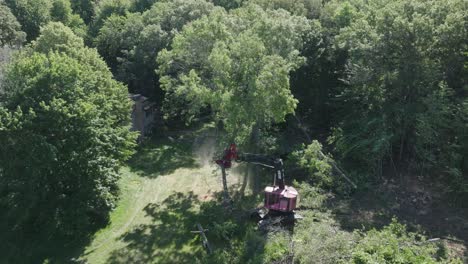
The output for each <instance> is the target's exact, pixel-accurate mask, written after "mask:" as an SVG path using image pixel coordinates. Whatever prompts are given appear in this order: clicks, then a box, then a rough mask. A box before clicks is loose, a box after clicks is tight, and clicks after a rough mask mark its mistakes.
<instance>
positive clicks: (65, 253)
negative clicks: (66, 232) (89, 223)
mask: <svg viewBox="0 0 468 264" xmlns="http://www.w3.org/2000/svg"><path fill="white" fill-rule="evenodd" d="M6 228H7V227H6V226H2V227H1V228H0V237H1V240H2V245H1V247H0V263H15V264H21V263H45V261H47V262H46V263H51V264H52V263H79V262H78V261H76V259H77V258H78V257H79V256H80V255H81V254H82V253H83V252H84V249H85V247H86V245H88V244H89V242H90V240H91V236H92V235H91V234H92V233H94V231H89V232H88V233H86V232H85V233H80V235H77V236H76V237H63V236H57V235H51V234H52V233H53V232H54V231H53V230H49V231H47V230H41V232H34V233H28V232H24V231H17V232H13V231H11V230H6Z"/></svg>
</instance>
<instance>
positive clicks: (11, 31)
mask: <svg viewBox="0 0 468 264" xmlns="http://www.w3.org/2000/svg"><path fill="white" fill-rule="evenodd" d="M25 39H26V34H25V33H24V32H23V31H21V25H20V24H19V23H18V21H17V20H16V17H15V16H14V15H13V14H12V13H11V10H10V8H9V7H8V6H6V5H5V4H4V3H3V2H0V47H3V46H6V45H9V46H17V45H20V44H21V43H23V42H24V40H25Z"/></svg>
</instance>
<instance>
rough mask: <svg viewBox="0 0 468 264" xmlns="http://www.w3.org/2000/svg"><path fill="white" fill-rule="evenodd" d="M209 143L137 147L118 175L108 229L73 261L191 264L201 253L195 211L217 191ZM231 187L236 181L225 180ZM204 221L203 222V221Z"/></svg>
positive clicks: (160, 142)
mask: <svg viewBox="0 0 468 264" xmlns="http://www.w3.org/2000/svg"><path fill="white" fill-rule="evenodd" d="M212 142H213V139H212V138H210V137H206V138H203V137H202V138H200V137H199V138H194V137H193V135H188V136H187V137H184V136H178V137H170V136H166V137H159V138H157V139H153V140H151V141H150V142H147V143H145V144H144V145H143V146H141V147H140V149H139V150H138V152H137V154H136V155H135V156H134V157H133V158H132V160H131V161H130V162H129V166H127V167H125V168H123V169H122V179H121V181H120V186H121V190H122V194H121V199H120V201H119V203H118V206H117V208H116V209H115V210H114V211H113V212H112V213H111V221H110V224H109V225H108V226H107V227H106V228H104V229H102V230H100V231H99V232H97V233H96V234H95V236H94V238H93V240H92V242H91V243H90V244H89V245H88V246H87V247H86V248H85V250H84V252H83V254H82V255H81V256H80V257H79V259H78V260H79V261H83V262H85V263H195V262H197V260H199V261H201V260H202V258H203V256H204V254H205V253H204V250H203V248H202V246H201V243H200V241H199V239H198V238H197V235H196V234H194V233H191V231H192V230H196V227H195V225H196V223H198V222H200V220H202V221H203V220H204V216H203V215H200V214H199V213H198V212H199V210H198V209H199V207H200V205H201V204H202V203H204V202H206V201H210V200H213V199H215V198H214V197H215V196H216V195H219V192H220V191H221V190H222V183H221V175H220V171H219V170H218V169H217V167H216V166H215V165H214V163H213V162H211V159H212V156H213V150H214V147H213V146H212V144H211V143H212ZM228 181H229V183H230V184H231V185H233V184H239V177H238V176H236V175H235V174H231V175H230V176H229V177H228ZM205 220H206V219H205Z"/></svg>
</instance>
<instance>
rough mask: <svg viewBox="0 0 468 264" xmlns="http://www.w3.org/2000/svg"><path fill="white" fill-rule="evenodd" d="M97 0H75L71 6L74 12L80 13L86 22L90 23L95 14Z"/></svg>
mask: <svg viewBox="0 0 468 264" xmlns="http://www.w3.org/2000/svg"><path fill="white" fill-rule="evenodd" d="M97 2H98V1H97V0H73V1H71V7H72V9H73V12H74V13H76V14H78V15H79V16H80V17H81V18H82V19H83V21H84V22H85V23H86V24H89V23H90V22H91V20H92V18H93V17H94V15H95V5H96V3H97Z"/></svg>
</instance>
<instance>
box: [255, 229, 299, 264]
mask: <svg viewBox="0 0 468 264" xmlns="http://www.w3.org/2000/svg"><path fill="white" fill-rule="evenodd" d="M291 245H292V243H291V235H289V234H288V233H287V232H286V231H278V232H272V233H270V234H268V236H267V241H266V243H265V253H264V259H263V262H262V263H274V262H275V261H277V262H279V263H281V261H285V260H286V258H288V257H289V256H291V255H292V252H291Z"/></svg>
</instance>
